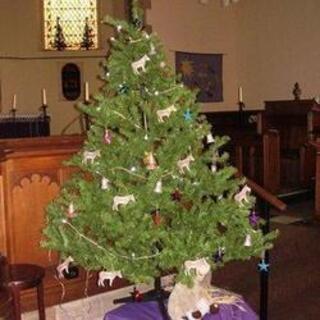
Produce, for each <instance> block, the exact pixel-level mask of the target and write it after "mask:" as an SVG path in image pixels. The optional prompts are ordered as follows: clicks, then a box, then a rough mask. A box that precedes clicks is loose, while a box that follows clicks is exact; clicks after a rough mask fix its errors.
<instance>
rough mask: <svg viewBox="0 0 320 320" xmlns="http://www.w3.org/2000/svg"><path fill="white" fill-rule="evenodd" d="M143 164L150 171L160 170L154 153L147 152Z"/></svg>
mask: <svg viewBox="0 0 320 320" xmlns="http://www.w3.org/2000/svg"><path fill="white" fill-rule="evenodd" d="M143 163H144V164H145V166H146V167H147V169H148V170H155V169H157V168H158V165H157V162H156V159H155V157H154V155H153V153H152V152H145V154H144V158H143Z"/></svg>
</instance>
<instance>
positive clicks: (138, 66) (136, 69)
mask: <svg viewBox="0 0 320 320" xmlns="http://www.w3.org/2000/svg"><path fill="white" fill-rule="evenodd" d="M148 61H150V58H149V57H148V56H147V55H146V54H145V55H144V56H143V57H142V58H141V59H139V60H137V61H134V62H132V63H131V67H132V69H133V73H134V74H140V72H146V63H147V62H148Z"/></svg>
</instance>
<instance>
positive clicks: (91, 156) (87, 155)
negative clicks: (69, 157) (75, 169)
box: [82, 150, 101, 164]
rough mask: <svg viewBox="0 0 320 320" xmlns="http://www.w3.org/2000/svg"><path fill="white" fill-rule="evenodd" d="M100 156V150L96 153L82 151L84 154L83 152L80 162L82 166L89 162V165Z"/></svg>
mask: <svg viewBox="0 0 320 320" xmlns="http://www.w3.org/2000/svg"><path fill="white" fill-rule="evenodd" d="M100 156H101V153H100V150H96V151H84V152H83V160H82V163H84V164H88V163H89V162H90V163H93V162H94V160H95V159H96V158H97V157H100Z"/></svg>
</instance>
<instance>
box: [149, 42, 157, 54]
mask: <svg viewBox="0 0 320 320" xmlns="http://www.w3.org/2000/svg"><path fill="white" fill-rule="evenodd" d="M156 54H157V51H156V47H155V46H154V44H153V43H151V44H150V51H149V55H150V56H154V55H156Z"/></svg>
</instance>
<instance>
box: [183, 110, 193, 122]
mask: <svg viewBox="0 0 320 320" xmlns="http://www.w3.org/2000/svg"><path fill="white" fill-rule="evenodd" d="M183 117H184V120H186V121H191V120H192V113H191V111H190V110H189V109H188V110H186V111H185V112H184V113H183Z"/></svg>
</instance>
